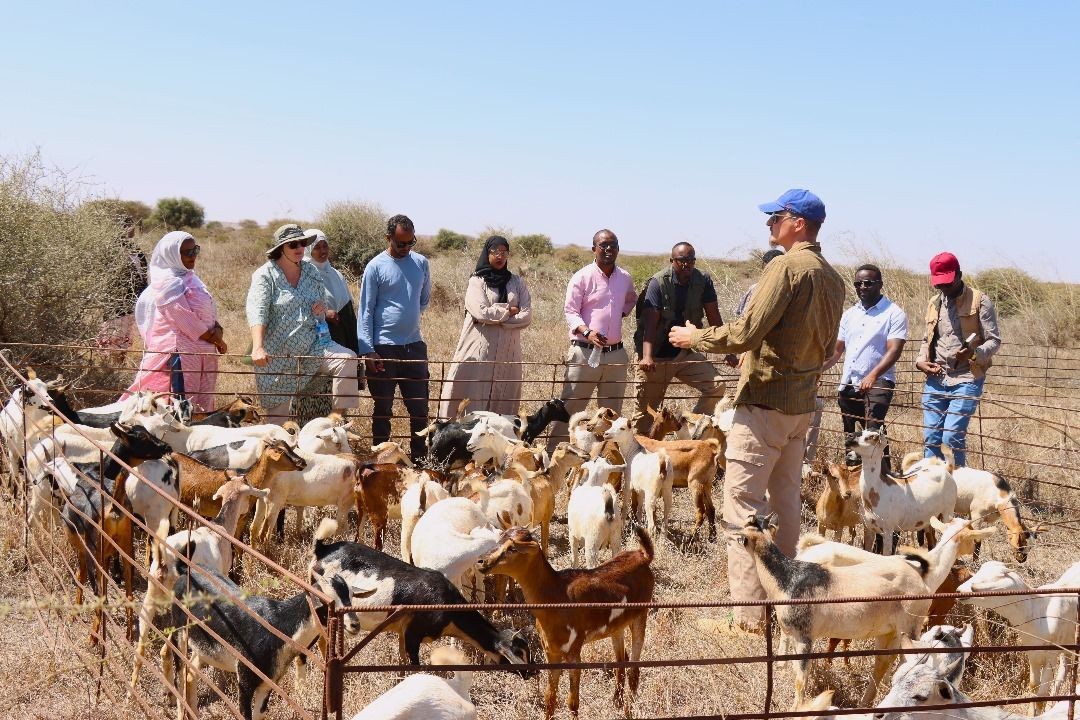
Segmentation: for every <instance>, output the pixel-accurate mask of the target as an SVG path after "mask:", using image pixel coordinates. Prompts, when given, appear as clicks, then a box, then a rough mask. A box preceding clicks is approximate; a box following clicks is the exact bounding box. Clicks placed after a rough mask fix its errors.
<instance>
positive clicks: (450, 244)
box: [435, 228, 476, 252]
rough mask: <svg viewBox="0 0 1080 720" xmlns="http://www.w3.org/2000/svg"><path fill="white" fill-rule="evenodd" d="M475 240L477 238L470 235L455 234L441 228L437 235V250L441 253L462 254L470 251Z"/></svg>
mask: <svg viewBox="0 0 1080 720" xmlns="http://www.w3.org/2000/svg"><path fill="white" fill-rule="evenodd" d="M475 239H476V238H473V237H470V236H468V235H462V234H461V233H457V232H454V231H453V230H447V229H446V228H439V232H438V233H436V234H435V249H436V250H438V251H439V252H453V251H457V252H461V251H463V250H466V249H468V247H469V244H470V243H472V242H473V241H474V240H475Z"/></svg>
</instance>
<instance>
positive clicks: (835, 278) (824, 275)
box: [669, 190, 844, 630]
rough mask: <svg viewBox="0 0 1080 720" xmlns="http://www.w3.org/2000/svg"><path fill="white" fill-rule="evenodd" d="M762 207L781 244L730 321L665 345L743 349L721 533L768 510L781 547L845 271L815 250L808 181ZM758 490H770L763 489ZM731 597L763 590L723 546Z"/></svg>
mask: <svg viewBox="0 0 1080 720" xmlns="http://www.w3.org/2000/svg"><path fill="white" fill-rule="evenodd" d="M759 207H760V208H761V210H762V212H765V213H767V214H768V216H769V218H768V221H767V222H766V225H767V226H768V228H769V231H770V237H769V244H771V245H774V246H776V247H780V248H783V249H784V254H783V255H782V256H780V257H778V258H776V259H775V260H773V261H772V262H770V263H769V264H768V266H767V267H766V268H765V270H764V271H763V272H762V274H761V280H760V281H759V283H758V287H757V290H756V291H755V292H754V299H753V300H752V301H751V302H750V304H749V306H748V307H747V308H746V311H745V313H744V314H743V315H742V316H741V317H740V318H738V319H737V320H735V321H734V322H732V323H729V324H727V325H722V326H720V327H709V328H706V329H704V330H699V329H697V328H695V327H693V326H690V325H689V323H688V324H687V325H688V326H687V327H676V328H672V330H671V333H670V335H669V339H670V341H671V344H672V345H675V346H676V347H682V348H692V349H693V350H696V351H698V352H711V353H742V352H745V353H746V355H745V356H744V358H743V364H742V372H741V375H740V377H739V385H738V387H737V388H736V390H735V422H734V425H733V427H732V429H731V432H730V433H729V434H728V438H727V451H726V453H725V457H726V458H727V472H726V473H725V475H724V504H723V519H724V526H725V528H726V529H727V530H728V531H729V536H730V535H732V534H734V533H736V532H738V531H739V529H740V528H742V527H743V526H744V525H745V524H746V520H747V518H748V517H749V516H751V515H768V514H769V513H771V512H775V513H776V514H777V516H778V517H779V521H780V527H779V529H778V531H777V534H776V538H775V540H776V544H777V545H778V546H779V547H780V550H781V552H783V553H784V554H785V555H787V556H788V557H793V556H794V555H795V544H796V542H797V541H798V539H799V526H800V517H801V512H802V500H801V497H800V481H801V469H802V459H803V450H804V447H805V438H806V430H807V428H808V427H809V425H810V418H811V415H812V414H813V412H814V402H815V399H816V397H817V386H818V379H819V377H820V375H821V366H822V364H823V363H824V362H825V359H826V358H827V357H830V356H832V352H833V348H834V347H835V346H836V335H837V330H838V329H839V327H840V316H841V314H842V313H843V310H844V281H843V279H842V278H841V277H840V275H839V274H838V273H837V272H836V271H835V270H834V269H833V268H832V266H831V265H829V263H828V261H826V260H825V258H824V257H823V256H822V254H821V245H819V244H818V241H817V237H818V232H819V231H820V230H821V225H822V223H823V222H824V221H825V204H824V203H822V202H821V199H820V198H819V197H818V196H817V195H815V194H813V193H812V192H810V191H809V190H788V191H787V192H786V193H784V194H783V195H781V196H780V197H779V199H777V200H776V202H771V203H765V204H764V205H760V206H759ZM766 494H767V495H768V499H766ZM727 560H728V584H729V586H730V588H731V597H732V599H733V600H763V599H765V591H764V589H762V587H761V583H760V581H759V580H758V575H757V570H756V569H755V567H754V560H753V558H752V557H750V554H749V553H748V552H747V551H746V549H745V548H743V547H742V546H740V545H738V544H737V543H734V542H729V543H728V547H727ZM734 616H735V617H734V621H735V622H737V623H738V624H739V625H740V626H741V627H743V628H745V629H749V630H758V629H760V628H761V627H762V626H763V622H764V611H763V610H762V608H760V607H740V608H736V609H735V613H734Z"/></svg>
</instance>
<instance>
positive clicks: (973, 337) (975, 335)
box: [964, 333, 979, 345]
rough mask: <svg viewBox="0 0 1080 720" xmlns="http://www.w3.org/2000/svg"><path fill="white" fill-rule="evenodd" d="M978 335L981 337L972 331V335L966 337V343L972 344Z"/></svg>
mask: <svg viewBox="0 0 1080 720" xmlns="http://www.w3.org/2000/svg"><path fill="white" fill-rule="evenodd" d="M977 337H979V336H978V335H977V334H975V333H971V334H970V335H968V336H967V338H966V339H965V340H964V344H965V345H970V344H971V343H973V342H975V338H977Z"/></svg>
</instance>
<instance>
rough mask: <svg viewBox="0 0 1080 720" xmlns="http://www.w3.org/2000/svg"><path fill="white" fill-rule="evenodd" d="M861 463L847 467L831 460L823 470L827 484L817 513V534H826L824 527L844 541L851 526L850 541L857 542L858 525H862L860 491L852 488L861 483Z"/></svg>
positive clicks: (823, 489)
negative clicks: (854, 490)
mask: <svg viewBox="0 0 1080 720" xmlns="http://www.w3.org/2000/svg"><path fill="white" fill-rule="evenodd" d="M861 473H862V466H861V465H859V466H856V467H848V466H847V465H837V464H836V463H829V464H828V466H827V467H826V470H825V473H824V478H823V479H824V481H825V482H824V487H823V488H822V490H821V495H819V496H818V500H817V505H816V507H815V512H816V513H817V521H818V534H819V535H821V536H822V537H826V535H825V531H826V530H832V531H833V532H835V533H836V539H837V541H839V542H843V541H844V530H845V529H846V528H850V529H851V543H852V544H853V545H854V544H855V532H856V528H858V527H859V526H860V525H862V514H861V512H860V510H859V493H857V492H852V491H851V488H852V487H853V486H854V487H856V488H857V487H858V484H859V475H860V474H861Z"/></svg>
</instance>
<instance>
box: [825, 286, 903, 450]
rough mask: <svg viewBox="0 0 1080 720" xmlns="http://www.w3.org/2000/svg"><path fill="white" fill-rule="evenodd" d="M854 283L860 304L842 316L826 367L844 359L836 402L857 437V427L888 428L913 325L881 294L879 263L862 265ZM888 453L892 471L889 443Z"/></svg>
mask: <svg viewBox="0 0 1080 720" xmlns="http://www.w3.org/2000/svg"><path fill="white" fill-rule="evenodd" d="M854 284H855V294H856V295H857V296H858V298H859V302H857V303H855V304H854V305H853V306H852V307H850V308H848V309H847V310H846V311H845V312H844V315H843V317H841V318H840V332H839V334H838V335H837V339H836V350H835V352H834V353H833V356H832V357H831V358H829V360H828V361H826V363H825V366H824V368H823V370H828V369H829V368H831V367H832V366H833V365H835V364H836V363H837V362H838V361H839V360H840V358H841V357H844V369H843V372H841V373H840V389H839V394H838V397H837V403H838V404H839V405H840V412H841V414H842V416H843V420H844V434H845V436H846V437H848V438H851V437H854V435H855V430H856V426H857V425H862V426H863V427H865V428H867V429H869V430H877V429H883V428H884V421H885V414H886V413H887V412H888V411H889V405H890V404H891V403H892V397H893V389H894V388H895V387H896V368H895V365H896V361H897V359H899V357H900V353H901V352H903V350H904V342H905V341H906V340H907V329H908V328H907V315H906V314H905V313H904V310H903V309H902V308H901V307H900V306H899V305H896V304H895V303H893V302H892V301H891V300H889V298H887V297H885V296H884V295H882V294H881V290H882V276H881V269H880V268H878V266H877V265H863V266H861V267H860V268H859V269H858V270H857V271H856V272H855V283H854ZM845 356H846V357H845ZM885 453H886V454H885V459H884V463H885V468H886V469H888V467H889V465H888V463H889V455H888V448H887V447H886V450H885Z"/></svg>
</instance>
